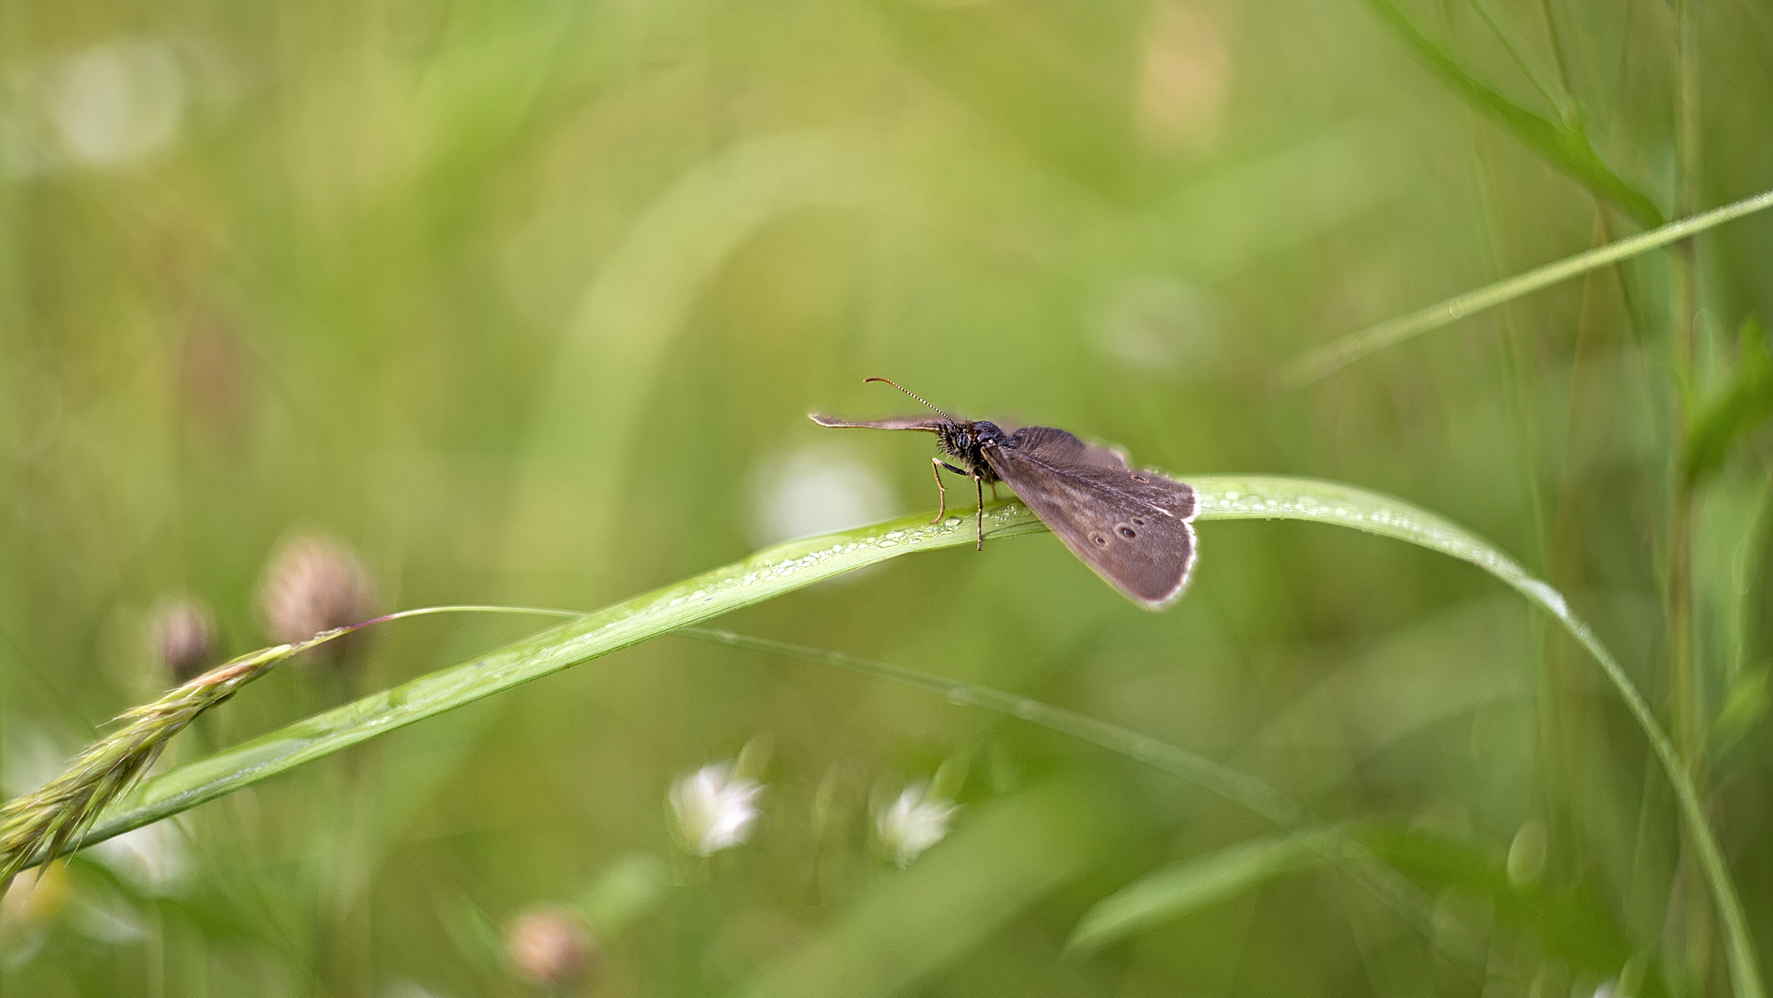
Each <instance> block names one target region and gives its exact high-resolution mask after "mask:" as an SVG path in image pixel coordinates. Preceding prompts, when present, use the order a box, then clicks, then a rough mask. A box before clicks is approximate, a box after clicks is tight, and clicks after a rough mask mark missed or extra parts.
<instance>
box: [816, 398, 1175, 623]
mask: <svg viewBox="0 0 1773 998" xmlns="http://www.w3.org/2000/svg"><path fill="white" fill-rule="evenodd" d="M869 380H871V381H874V380H881V381H884V380H885V379H884V378H881V379H875V378H870V379H869ZM888 384H891V382H888ZM893 387H895V388H897V387H898V386H897V385H894V386H893ZM899 390H900V391H904V389H902V388H901V389H899ZM906 394H907V395H910V394H911V393H910V392H906ZM912 397H913V398H917V396H915V395H913V396H912ZM918 401H920V402H922V401H923V400H922V399H921V398H920V399H918ZM924 404H925V405H929V403H927V402H925V403H924ZM931 408H932V409H934V408H935V407H934V406H931ZM936 412H937V413H938V414H939V416H940V418H936V419H931V418H928V417H919V416H906V417H896V418H890V419H875V420H863V421H851V420H840V419H833V418H831V417H829V416H819V415H814V416H812V417H811V418H812V420H813V422H815V423H818V424H819V425H820V426H829V427H847V428H859V429H874V430H920V431H923V432H928V433H934V434H935V435H936V442H937V446H938V447H939V448H940V449H941V451H942V453H943V454H944V455H946V456H947V457H949V458H951V459H953V460H954V461H955V462H956V463H957V464H958V465H960V466H959V467H956V466H955V465H954V464H949V463H947V462H946V461H943V460H941V459H940V458H937V459H935V460H934V462H933V464H934V466H935V469H936V470H935V476H936V485H937V487H938V488H940V489H941V490H942V496H943V504H942V506H943V510H946V508H947V489H946V487H944V486H943V485H942V469H944V468H946V469H947V470H949V471H951V472H953V473H955V474H957V475H962V476H964V477H967V478H970V479H972V480H973V485H974V489H975V491H976V492H977V494H978V497H979V507H980V508H979V511H978V514H977V515H978V523H979V545H980V547H981V549H982V548H983V546H984V540H985V533H984V530H985V527H984V523H985V521H984V512H985V511H984V487H985V486H986V485H993V484H994V483H996V482H1000V481H1001V482H1003V483H1004V484H1006V485H1008V486H1009V487H1010V488H1011V489H1012V490H1014V491H1015V493H1016V495H1017V496H1018V497H1020V498H1021V499H1022V501H1023V502H1024V503H1025V504H1027V506H1028V508H1029V509H1031V510H1033V511H1034V514H1035V515H1036V516H1038V517H1040V519H1041V522H1043V523H1045V524H1046V525H1047V526H1048V527H1049V528H1050V529H1051V530H1052V531H1053V533H1054V534H1055V535H1057V536H1058V537H1059V539H1060V540H1061V541H1063V542H1064V543H1065V546H1066V547H1068V548H1070V549H1071V552H1072V553H1073V554H1075V555H1077V557H1078V558H1079V559H1080V560H1081V561H1083V562H1084V564H1086V565H1088V566H1090V568H1091V569H1093V570H1094V571H1095V572H1096V574H1097V575H1100V576H1101V577H1102V578H1103V579H1104V580H1105V581H1106V582H1108V584H1110V585H1112V586H1114V587H1115V588H1116V589H1118V590H1120V591H1121V593H1122V594H1123V595H1125V596H1126V597H1127V598H1129V599H1131V600H1133V602H1135V603H1138V604H1139V605H1140V606H1143V607H1145V608H1146V609H1152V610H1155V609H1160V608H1162V607H1164V606H1167V605H1168V604H1169V603H1171V602H1173V601H1174V600H1175V599H1176V598H1177V597H1178V596H1180V595H1181V594H1182V590H1183V588H1184V587H1185V586H1186V585H1187V583H1188V576H1189V573H1190V571H1191V570H1192V569H1193V567H1194V552H1195V541H1194V528H1193V527H1192V526H1191V525H1190V523H1189V521H1191V520H1193V519H1194V514H1195V510H1196V507H1197V503H1196V499H1195V495H1194V489H1193V488H1191V487H1190V486H1188V485H1187V484H1186V483H1183V482H1178V481H1175V480H1173V479H1170V478H1168V477H1166V476H1164V475H1161V474H1158V473H1157V472H1154V471H1143V470H1135V469H1132V468H1129V467H1128V466H1127V463H1126V459H1125V458H1124V457H1122V456H1121V455H1120V454H1118V453H1117V452H1115V451H1112V450H1110V449H1108V448H1106V447H1100V446H1097V445H1094V444H1088V443H1085V442H1084V441H1082V440H1079V439H1078V438H1077V437H1075V436H1073V435H1072V434H1070V433H1067V432H1066V431H1064V430H1060V429H1055V428H1054V427H1051V426H1025V427H1022V428H1021V429H1018V430H1014V431H1006V430H1004V429H1002V428H1001V427H999V426H997V424H995V423H990V422H986V421H984V420H959V419H954V418H951V417H950V416H949V415H948V414H947V413H945V412H942V411H941V410H940V409H937V410H936ZM942 515H943V513H942V511H938V512H937V514H936V518H937V519H941V517H942Z"/></svg>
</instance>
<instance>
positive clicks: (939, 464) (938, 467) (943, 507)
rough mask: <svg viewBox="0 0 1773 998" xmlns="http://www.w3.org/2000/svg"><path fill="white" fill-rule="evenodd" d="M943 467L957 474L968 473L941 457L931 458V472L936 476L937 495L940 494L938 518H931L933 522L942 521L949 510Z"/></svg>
mask: <svg viewBox="0 0 1773 998" xmlns="http://www.w3.org/2000/svg"><path fill="white" fill-rule="evenodd" d="M943 468H947V469H948V470H949V471H952V472H954V473H955V474H957V475H964V474H966V472H964V471H962V470H960V469H959V468H956V467H955V466H954V465H952V464H949V463H948V462H946V461H944V460H942V459H941V458H939V457H932V458H930V473H931V474H933V475H935V476H936V495H937V496H938V500H937V503H936V518H935V519H933V520H931V521H930V522H931V523H940V522H942V517H943V516H944V515H945V514H947V512H948V488H947V486H945V485H943V484H942V469H943Z"/></svg>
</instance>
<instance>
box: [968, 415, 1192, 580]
mask: <svg viewBox="0 0 1773 998" xmlns="http://www.w3.org/2000/svg"><path fill="white" fill-rule="evenodd" d="M985 458H986V460H987V461H988V462H990V464H991V468H992V470H993V471H995V472H997V474H998V477H1000V478H1002V479H1003V480H1004V482H1005V483H1006V484H1008V485H1009V487H1010V488H1012V489H1014V490H1015V492H1016V495H1018V496H1020V497H1021V499H1022V501H1023V502H1025V503H1027V504H1028V508H1030V509H1032V510H1034V513H1035V515H1036V516H1039V517H1040V518H1041V520H1042V522H1044V523H1045V524H1046V525H1047V526H1048V527H1050V528H1051V529H1052V531H1053V533H1055V534H1057V535H1058V536H1059V539H1060V540H1061V541H1063V542H1065V546H1066V547H1068V548H1070V549H1071V552H1072V553H1073V554H1075V555H1077V556H1078V558H1080V559H1082V560H1083V562H1084V564H1086V565H1089V566H1090V568H1092V569H1094V570H1095V572H1096V574H1097V575H1100V576H1101V577H1102V578H1103V579H1105V580H1107V582H1108V583H1109V584H1110V585H1112V586H1114V588H1116V589H1118V590H1120V591H1121V592H1122V593H1124V594H1126V595H1127V596H1128V597H1129V598H1131V599H1132V600H1134V601H1135V602H1138V603H1139V604H1141V605H1143V606H1145V607H1147V608H1150V609H1156V608H1158V607H1161V606H1164V605H1165V604H1167V603H1169V602H1170V601H1172V600H1174V599H1175V598H1176V597H1177V596H1179V595H1181V593H1182V588H1183V586H1184V585H1186V584H1187V582H1188V571H1189V569H1190V568H1192V567H1193V565H1194V528H1193V527H1191V526H1190V525H1189V523H1188V521H1189V520H1191V519H1193V518H1194V512H1195V506H1196V503H1195V497H1194V489H1192V488H1190V487H1189V486H1188V485H1186V484H1184V483H1182V482H1177V481H1172V480H1171V479H1168V478H1165V477H1164V476H1162V475H1159V474H1157V473H1155V472H1150V471H1135V470H1132V469H1130V468H1128V467H1127V464H1126V462H1125V461H1124V460H1123V459H1122V458H1121V457H1120V456H1119V455H1118V454H1116V453H1115V452H1113V451H1111V450H1109V449H1107V448H1105V447H1097V446H1094V445H1091V444H1086V443H1084V442H1083V441H1081V440H1079V439H1078V438H1076V437H1074V436H1072V435H1071V434H1069V433H1066V432H1065V431H1064V430H1056V429H1053V428H1052V427H1049V426H1030V427H1026V428H1024V429H1021V430H1018V431H1016V432H1015V433H1014V434H1013V435H1011V437H1010V438H1009V439H1008V440H1006V441H1004V443H1003V444H1002V445H1000V446H997V447H990V448H987V449H986V451H985Z"/></svg>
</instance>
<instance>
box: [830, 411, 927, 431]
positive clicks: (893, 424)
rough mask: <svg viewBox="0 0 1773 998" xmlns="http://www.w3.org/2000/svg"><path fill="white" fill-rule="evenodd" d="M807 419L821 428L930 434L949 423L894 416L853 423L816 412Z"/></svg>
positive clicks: (920, 417) (917, 417) (915, 417)
mask: <svg viewBox="0 0 1773 998" xmlns="http://www.w3.org/2000/svg"><path fill="white" fill-rule="evenodd" d="M807 418H808V419H810V420H812V421H813V422H815V423H818V424H819V425H820V426H835V427H839V428H846V429H862V430H923V431H925V432H928V433H934V432H936V429H937V428H938V427H940V426H941V425H942V424H943V423H945V422H947V420H944V419H930V418H928V417H924V416H894V417H892V418H890V419H865V420H860V421H852V420H847V419H838V418H837V417H835V416H821V415H819V414H818V413H816V412H814V413H808V414H807Z"/></svg>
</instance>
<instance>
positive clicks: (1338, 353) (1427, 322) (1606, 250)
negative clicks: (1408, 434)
mask: <svg viewBox="0 0 1773 998" xmlns="http://www.w3.org/2000/svg"><path fill="white" fill-rule="evenodd" d="M1766 208H1773V191H1763V192H1761V193H1760V194H1756V195H1755V196H1754V197H1750V198H1743V199H1742V200H1741V201H1736V202H1734V203H1731V204H1727V205H1724V206H1723V207H1721V208H1713V209H1712V210H1711V211H1707V212H1703V213H1701V214H1698V215H1694V216H1693V217H1691V218H1683V219H1681V220H1679V221H1675V222H1670V223H1668V224H1667V225H1664V226H1662V227H1661V228H1659V229H1652V230H1650V231H1649V232H1640V233H1638V234H1637V235H1635V236H1628V237H1626V238H1624V239H1620V240H1617V241H1615V242H1611V243H1608V244H1607V245H1605V246H1600V247H1596V248H1595V249H1591V250H1587V251H1585V252H1582V253H1578V254H1576V255H1575V256H1569V257H1565V258H1564V259H1562V260H1558V261H1557V262H1555V263H1548V264H1546V265H1545V266H1543V267H1538V268H1535V269H1533V270H1529V271H1527V272H1526V273H1524V274H1517V275H1515V276H1514V277H1509V278H1504V279H1503V280H1500V281H1497V282H1495V283H1493V284H1488V285H1485V286H1484V287H1481V288H1478V289H1477V290H1476V291H1468V292H1466V293H1465V294H1462V295H1455V296H1454V297H1452V298H1448V299H1447V300H1446V301H1443V302H1439V303H1437V304H1434V305H1430V306H1428V307H1427V308H1423V309H1419V310H1417V311H1415V312H1411V313H1410V314H1408V315H1404V316H1400V317H1398V318H1396V319H1391V320H1389V321H1386V322H1381V323H1379V324H1378V325H1376V326H1369V327H1367V328H1366V329H1363V330H1361V331H1360V332H1358V333H1351V334H1349V335H1348V336H1344V337H1342V338H1341V339H1339V340H1335V341H1333V342H1331V343H1328V344H1326V345H1324V346H1322V347H1319V348H1317V349H1316V350H1312V351H1310V352H1309V353H1306V354H1305V355H1304V356H1302V357H1300V358H1298V359H1296V360H1294V361H1293V362H1292V363H1290V364H1288V365H1287V366H1286V368H1285V369H1284V370H1283V372H1282V374H1281V379H1282V383H1283V384H1284V385H1285V386H1286V387H1288V388H1300V387H1303V386H1305V385H1308V384H1310V383H1312V382H1314V381H1319V380H1321V379H1323V378H1325V377H1327V376H1328V375H1330V374H1332V373H1334V372H1335V371H1337V370H1339V369H1341V368H1343V367H1346V366H1348V365H1349V364H1352V363H1354V362H1355V361H1357V360H1360V359H1361V358H1363V357H1365V356H1367V355H1368V354H1370V353H1375V352H1377V351H1380V350H1383V349H1385V348H1386V347H1391V346H1396V345H1397V344H1399V343H1402V342H1404V341H1405V340H1408V339H1411V338H1413V337H1416V336H1419V335H1421V334H1423V333H1426V332H1429V331H1431V330H1435V329H1439V328H1440V327H1442V326H1447V325H1451V324H1453V323H1455V322H1458V321H1459V320H1460V319H1463V318H1465V317H1466V316H1468V315H1472V314H1474V313H1477V312H1482V311H1483V310H1485V309H1488V308H1495V307H1496V306H1497V305H1501V304H1503V303H1504V302H1510V301H1513V300H1514V299H1516V298H1521V297H1524V296H1526V295H1530V294H1532V293H1533V292H1535V291H1539V290H1542V289H1544V288H1548V287H1551V286H1552V285H1553V284H1557V283H1559V282H1561V281H1567V280H1569V279H1570V278H1572V277H1577V276H1579V275H1581V274H1586V273H1588V272H1589V271H1591V270H1597V269H1599V268H1601V267H1605V266H1607V265H1608V264H1613V263H1618V262H1619V261H1621V260H1625V259H1629V258H1631V257H1634V256H1637V255H1638V254H1640V253H1644V252H1647V251H1649V250H1653V249H1655V248H1657V247H1658V246H1666V245H1668V244H1669V243H1672V242H1675V241H1677V240H1680V239H1685V238H1686V237H1688V236H1691V235H1695V234H1697V233H1700V232H1704V231H1705V230H1706V229H1710V228H1713V227H1715V226H1718V225H1722V224H1724V223H1725V222H1729V221H1734V220H1735V219H1738V218H1741V217H1742V216H1744V215H1751V214H1753V213H1755V212H1757V211H1761V210H1763V209H1766Z"/></svg>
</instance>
